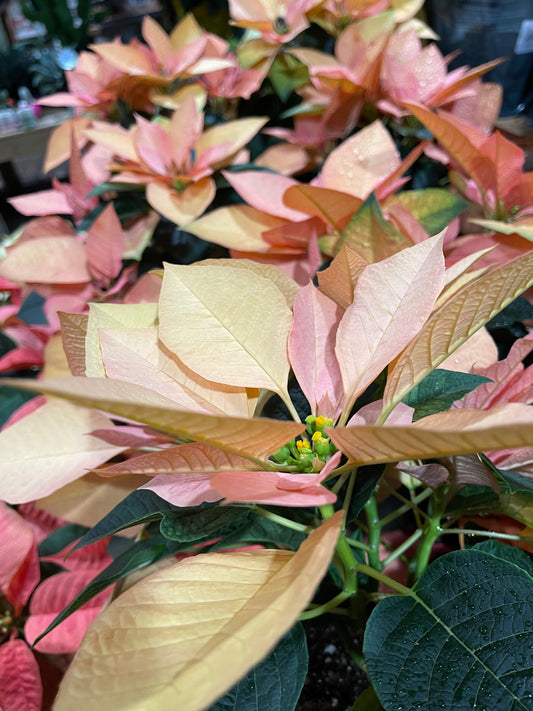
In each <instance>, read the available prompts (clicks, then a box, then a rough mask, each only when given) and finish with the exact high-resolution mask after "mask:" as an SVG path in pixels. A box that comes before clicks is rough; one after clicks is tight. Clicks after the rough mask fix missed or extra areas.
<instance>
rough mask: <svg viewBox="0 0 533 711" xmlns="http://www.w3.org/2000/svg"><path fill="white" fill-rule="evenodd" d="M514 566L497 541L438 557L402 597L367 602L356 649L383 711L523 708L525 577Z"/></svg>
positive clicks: (529, 579) (532, 627)
mask: <svg viewBox="0 0 533 711" xmlns="http://www.w3.org/2000/svg"><path fill="white" fill-rule="evenodd" d="M489 551H490V552H489ZM518 558H519V560H518ZM524 560H525V559H524V558H523V556H522V554H519V556H518V557H517V555H516V553H514V552H512V551H509V550H507V547H506V546H503V545H502V544H498V543H492V544H490V546H487V544H485V543H484V544H482V545H480V546H476V547H475V548H471V549H469V550H462V551H455V552H453V553H448V554H446V555H444V556H442V557H441V558H438V559H437V560H436V561H435V562H433V563H432V564H431V565H430V566H429V567H428V568H427V570H426V571H425V573H424V574H423V575H422V577H421V578H420V580H419V581H418V583H417V584H416V585H415V586H414V588H413V590H412V591H410V593H409V594H406V595H402V596H393V597H390V598H387V599H385V600H383V601H382V602H380V603H379V604H378V605H377V607H376V608H375V609H374V611H373V612H372V614H371V616H370V619H369V622H368V625H367V629H366V634H365V641H364V650H363V651H364V655H365V659H366V662H367V669H368V673H369V676H370V679H371V681H372V683H373V685H374V688H375V689H376V693H377V695H378V697H379V699H380V701H381V703H382V704H383V706H384V708H385V709H386V710H387V711H398V709H400V708H405V709H418V710H419V711H435V709H447V710H448V711H452V710H453V711H472V709H479V711H481V710H482V709H486V710H487V711H495V710H496V709H498V711H499V710H500V709H501V710H502V711H503V710H504V709H505V711H519V710H520V711H528V710H529V709H531V708H532V704H533V674H532V673H531V670H532V669H533V605H532V604H531V600H532V598H533V571H532V569H531V566H530V565H529V564H527V565H526V564H525V563H524V564H522V563H523V561H524ZM517 561H518V564H517Z"/></svg>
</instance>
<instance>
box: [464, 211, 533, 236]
mask: <svg viewBox="0 0 533 711" xmlns="http://www.w3.org/2000/svg"><path fill="white" fill-rule="evenodd" d="M470 222H473V223H474V224H475V225H480V226H481V227H484V228H485V229H486V230H490V231H491V232H499V233H501V234H504V235H520V237H524V238H525V239H528V240H529V241H530V242H533V218H532V217H531V216H527V217H523V218H522V219H517V220H514V221H512V222H501V221H500V220H470Z"/></svg>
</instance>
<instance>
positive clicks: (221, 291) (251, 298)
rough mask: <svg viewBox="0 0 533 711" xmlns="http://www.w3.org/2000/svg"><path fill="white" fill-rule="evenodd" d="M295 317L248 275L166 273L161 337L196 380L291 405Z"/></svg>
mask: <svg viewBox="0 0 533 711" xmlns="http://www.w3.org/2000/svg"><path fill="white" fill-rule="evenodd" d="M291 324H292V312H291V310H290V309H289V307H288V306H287V301H286V299H285V296H284V295H283V294H282V292H281V291H280V290H279V289H278V287H277V286H276V285H275V284H273V283H272V282H271V281H270V280H269V279H265V278H264V277H261V276H259V275H258V274H255V273H253V272H252V271H248V270H243V269H240V270H233V269H232V270H228V269H227V268H226V267H225V266H219V265H208V266H203V267H202V266H200V267H196V266H194V265H193V266H181V265H166V268H165V274H164V276H163V286H162V289H161V298H160V301H159V337H160V338H161V340H162V341H163V343H164V344H165V346H166V347H167V348H168V349H169V350H170V351H172V352H173V353H175V354H176V355H177V356H178V358H179V359H180V360H181V361H183V363H185V365H187V366H188V367H189V368H191V369H192V370H194V371H195V372H196V373H198V374H199V375H201V376H202V377H204V378H207V379H209V380H215V381H216V382H220V383H224V384H228V385H234V386H243V387H251V388H265V389H267V390H272V391H273V392H276V393H278V394H279V395H280V396H281V397H282V398H283V400H284V401H285V402H287V401H289V402H290V400H289V397H288V394H287V378H288V375H289V367H290V366H289V360H288V356H287V338H288V334H289V330H290V327H291Z"/></svg>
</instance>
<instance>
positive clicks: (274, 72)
mask: <svg viewBox="0 0 533 711" xmlns="http://www.w3.org/2000/svg"><path fill="white" fill-rule="evenodd" d="M268 76H269V79H270V81H271V83H272V86H273V88H274V91H275V92H276V94H277V95H278V97H279V98H280V99H281V101H283V102H285V101H287V99H288V98H289V96H290V95H291V94H292V92H293V91H294V90H295V89H297V88H298V87H300V86H302V85H303V84H305V83H306V82H307V81H309V70H308V69H307V67H306V66H305V65H304V64H302V62H300V61H298V60H297V59H296V58H295V57H292V56H291V55H290V54H278V55H277V56H276V58H275V60H274V62H273V63H272V66H271V67H270V72H269V75H268Z"/></svg>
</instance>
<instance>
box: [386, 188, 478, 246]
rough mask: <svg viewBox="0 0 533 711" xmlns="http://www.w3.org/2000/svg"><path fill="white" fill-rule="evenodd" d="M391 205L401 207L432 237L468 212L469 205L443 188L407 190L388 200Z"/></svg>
mask: <svg viewBox="0 0 533 711" xmlns="http://www.w3.org/2000/svg"><path fill="white" fill-rule="evenodd" d="M389 205H401V206H402V207H404V208H405V209H406V210H408V211H409V212H410V213H411V215H412V216H413V217H414V218H415V219H416V220H418V222H420V224H421V225H422V227H423V228H424V229H425V230H426V232H427V233H428V234H430V235H436V234H437V233H438V232H440V231H441V230H443V229H444V228H445V227H447V226H448V225H449V224H450V222H451V221H452V220H453V219H454V218H456V217H457V216H458V215H460V214H461V212H463V210H466V208H467V207H468V203H467V202H465V201H464V200H463V199H462V198H460V197H459V196H458V195H454V194H453V193H451V192H449V191H448V190H443V189H442V188H426V189H425V190H405V191H404V192H402V193H399V194H398V195H395V196H394V197H392V198H389V199H388V200H387V207H388V206H389Z"/></svg>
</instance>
